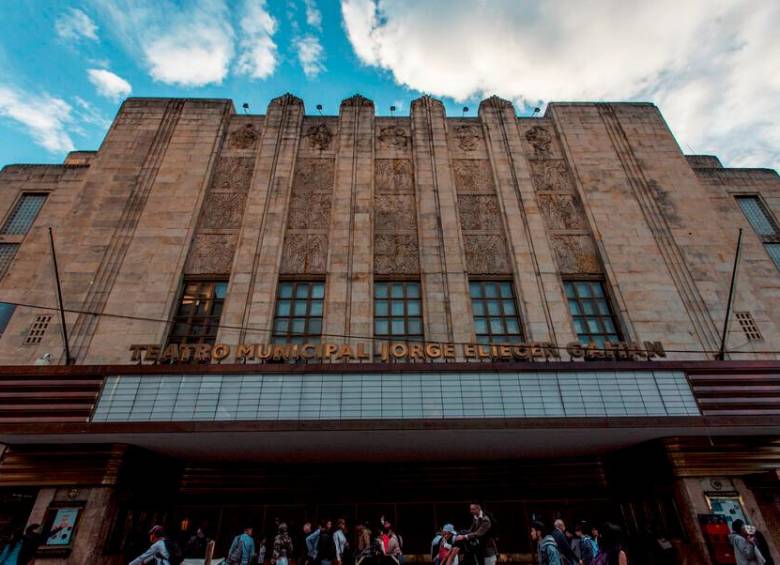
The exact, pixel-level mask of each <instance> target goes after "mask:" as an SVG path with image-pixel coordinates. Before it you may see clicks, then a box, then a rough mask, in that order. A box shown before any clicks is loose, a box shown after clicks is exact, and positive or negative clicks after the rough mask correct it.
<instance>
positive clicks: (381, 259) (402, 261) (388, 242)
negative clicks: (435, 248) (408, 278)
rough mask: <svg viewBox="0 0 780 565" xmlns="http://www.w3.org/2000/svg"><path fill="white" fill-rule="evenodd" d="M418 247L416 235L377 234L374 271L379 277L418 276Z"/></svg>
mask: <svg viewBox="0 0 780 565" xmlns="http://www.w3.org/2000/svg"><path fill="white" fill-rule="evenodd" d="M418 246H419V243H418V241H417V235H416V234H414V233H395V234H393V233H377V234H376V235H375V237H374V271H375V272H376V274H378V275H392V274H408V275H414V274H418V273H419V272H420V258H419V253H418Z"/></svg>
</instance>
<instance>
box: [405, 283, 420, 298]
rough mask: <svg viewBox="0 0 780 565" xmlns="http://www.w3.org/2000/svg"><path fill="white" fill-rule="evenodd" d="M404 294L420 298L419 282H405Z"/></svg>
mask: <svg viewBox="0 0 780 565" xmlns="http://www.w3.org/2000/svg"><path fill="white" fill-rule="evenodd" d="M406 296H407V297H408V298H420V283H406Z"/></svg>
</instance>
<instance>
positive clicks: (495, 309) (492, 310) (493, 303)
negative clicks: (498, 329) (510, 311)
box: [487, 300, 501, 316]
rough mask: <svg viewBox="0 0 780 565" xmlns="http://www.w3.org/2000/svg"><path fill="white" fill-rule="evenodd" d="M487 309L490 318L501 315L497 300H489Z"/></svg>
mask: <svg viewBox="0 0 780 565" xmlns="http://www.w3.org/2000/svg"><path fill="white" fill-rule="evenodd" d="M487 307H488V315H490V316H500V315H501V306H500V305H499V304H498V300H489V301H488V303H487Z"/></svg>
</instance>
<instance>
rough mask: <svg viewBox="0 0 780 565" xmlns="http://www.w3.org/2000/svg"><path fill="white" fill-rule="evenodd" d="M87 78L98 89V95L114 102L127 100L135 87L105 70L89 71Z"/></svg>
mask: <svg viewBox="0 0 780 565" xmlns="http://www.w3.org/2000/svg"><path fill="white" fill-rule="evenodd" d="M87 77H88V78H89V82H91V83H92V84H93V85H94V86H95V88H96V89H97V92H98V94H100V95H101V96H105V97H106V98H110V99H111V100H113V101H114V102H116V101H118V100H120V99H122V98H126V97H127V96H128V95H129V94H130V91H131V90H133V87H132V86H130V83H129V82H127V81H126V80H125V79H123V78H122V77H120V76H119V75H117V74H114V73H112V72H111V71H107V70H105V69H89V70H88V71H87Z"/></svg>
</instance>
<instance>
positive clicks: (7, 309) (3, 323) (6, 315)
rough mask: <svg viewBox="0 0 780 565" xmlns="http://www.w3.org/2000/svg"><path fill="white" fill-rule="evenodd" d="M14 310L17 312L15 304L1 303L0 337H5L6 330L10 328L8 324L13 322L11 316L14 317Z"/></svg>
mask: <svg viewBox="0 0 780 565" xmlns="http://www.w3.org/2000/svg"><path fill="white" fill-rule="evenodd" d="M14 310H16V305H15V304H8V303H7V302H0V335H3V332H4V331H5V328H7V327H8V322H10V321H11V316H13V315H14Z"/></svg>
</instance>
